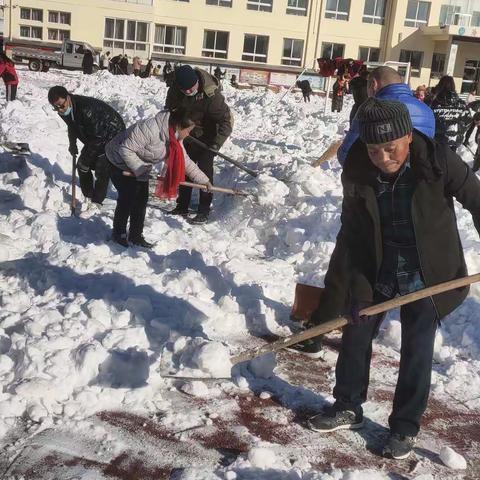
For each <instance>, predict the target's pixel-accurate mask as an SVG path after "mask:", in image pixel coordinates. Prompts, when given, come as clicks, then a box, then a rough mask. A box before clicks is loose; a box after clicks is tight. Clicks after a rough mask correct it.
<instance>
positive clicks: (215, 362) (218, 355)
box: [192, 342, 232, 378]
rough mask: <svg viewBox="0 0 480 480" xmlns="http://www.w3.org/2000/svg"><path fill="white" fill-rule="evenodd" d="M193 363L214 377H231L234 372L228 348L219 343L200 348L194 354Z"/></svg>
mask: <svg viewBox="0 0 480 480" xmlns="http://www.w3.org/2000/svg"><path fill="white" fill-rule="evenodd" d="M192 361H193V363H194V364H195V365H196V366H197V367H198V368H199V369H201V370H202V371H204V372H205V373H207V374H209V375H211V376H212V377H218V378H222V377H229V376H230V371H231V370H232V363H231V362H230V354H229V351H228V348H227V347H225V345H222V344H221V343H219V342H209V343H205V344H203V345H201V346H200V347H198V348H197V349H196V350H195V352H194V353H193V356H192Z"/></svg>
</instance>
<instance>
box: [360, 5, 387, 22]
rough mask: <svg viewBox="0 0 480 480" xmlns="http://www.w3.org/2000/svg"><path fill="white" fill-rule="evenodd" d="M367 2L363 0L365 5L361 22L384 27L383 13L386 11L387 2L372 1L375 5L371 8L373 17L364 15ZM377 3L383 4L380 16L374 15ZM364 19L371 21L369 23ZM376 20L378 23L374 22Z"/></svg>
mask: <svg viewBox="0 0 480 480" xmlns="http://www.w3.org/2000/svg"><path fill="white" fill-rule="evenodd" d="M367 1H368V0H365V4H364V6H363V15H362V22H363V23H370V24H372V25H385V12H386V11H387V0H373V1H374V2H375V5H374V7H373V15H370V14H367V13H365V10H366V8H367ZM379 2H383V11H382V15H381V16H380V15H376V12H377V6H378V3H379ZM366 19H371V21H368V20H366ZM376 20H379V21H376Z"/></svg>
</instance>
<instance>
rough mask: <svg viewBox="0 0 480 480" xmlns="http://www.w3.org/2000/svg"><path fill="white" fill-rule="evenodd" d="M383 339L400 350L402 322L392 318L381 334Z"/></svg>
mask: <svg viewBox="0 0 480 480" xmlns="http://www.w3.org/2000/svg"><path fill="white" fill-rule="evenodd" d="M383 340H384V342H385V344H386V345H388V346H390V347H392V348H394V349H395V350H397V351H400V346H401V344H402V324H401V323H400V322H399V321H398V320H392V321H391V322H390V323H389V324H388V326H387V328H386V329H385V332H384V334H383Z"/></svg>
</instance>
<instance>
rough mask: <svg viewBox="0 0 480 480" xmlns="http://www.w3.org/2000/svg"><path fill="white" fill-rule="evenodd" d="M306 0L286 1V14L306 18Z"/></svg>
mask: <svg viewBox="0 0 480 480" xmlns="http://www.w3.org/2000/svg"><path fill="white" fill-rule="evenodd" d="M307 10H308V0H288V3H287V14H288V15H300V16H301V17H306V16H307Z"/></svg>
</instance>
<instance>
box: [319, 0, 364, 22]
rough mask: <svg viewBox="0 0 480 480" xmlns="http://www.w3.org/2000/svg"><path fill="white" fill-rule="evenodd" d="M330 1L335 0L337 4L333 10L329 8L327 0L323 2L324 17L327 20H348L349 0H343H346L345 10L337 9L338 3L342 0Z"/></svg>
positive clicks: (350, 4) (350, 5)
mask: <svg viewBox="0 0 480 480" xmlns="http://www.w3.org/2000/svg"><path fill="white" fill-rule="evenodd" d="M332 1H334V2H337V6H336V7H335V10H329V9H328V0H327V2H326V4H325V18H327V19H329V20H342V21H345V22H348V20H349V19H350V9H351V8H352V2H351V0H345V1H347V2H348V10H347V11H346V12H344V11H339V10H338V7H339V3H340V2H341V1H342V0H332ZM357 1H358V0H357Z"/></svg>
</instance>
